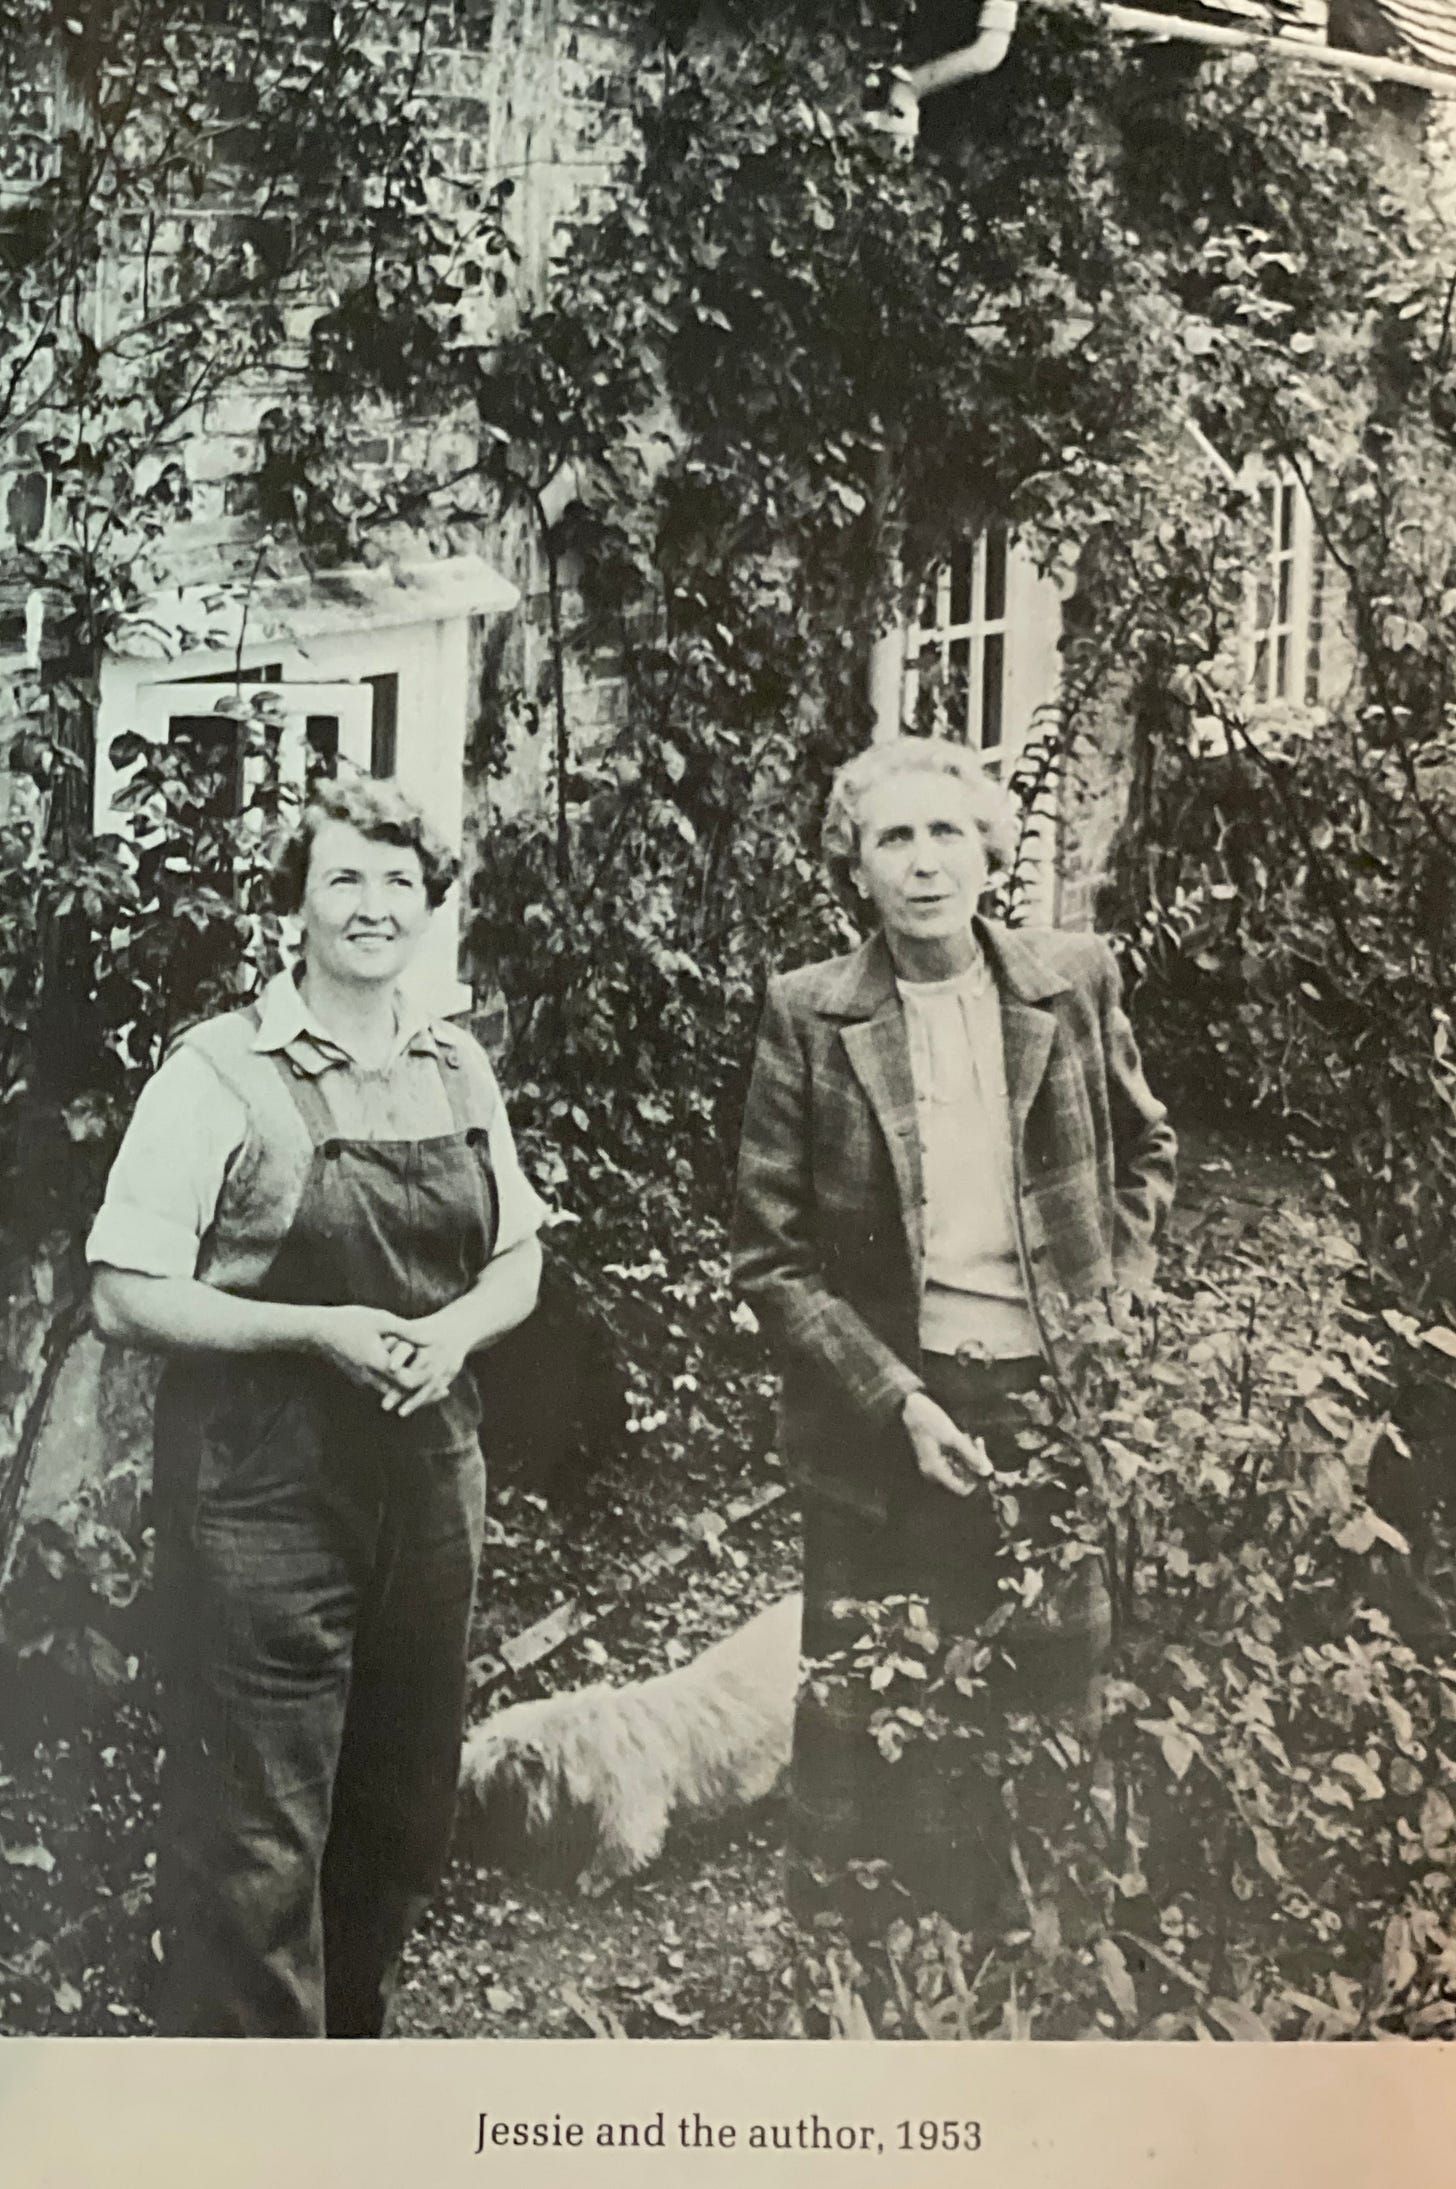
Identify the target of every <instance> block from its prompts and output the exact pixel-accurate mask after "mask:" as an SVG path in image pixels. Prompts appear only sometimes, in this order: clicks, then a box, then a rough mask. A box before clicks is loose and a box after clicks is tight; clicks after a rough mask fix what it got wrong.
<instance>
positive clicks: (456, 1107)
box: [434, 1024, 500, 1133]
mask: <svg viewBox="0 0 1456 2189" xmlns="http://www.w3.org/2000/svg"><path fill="white" fill-rule="evenodd" d="M434 1034H435V1042H436V1048H437V1052H438V1055H439V1059H440V1080H441V1084H442V1085H443V1087H444V1089H445V1094H446V1098H447V1100H448V1101H449V1104H450V1117H451V1121H452V1123H453V1125H454V1127H455V1130H456V1132H458V1133H468V1132H483V1131H485V1130H486V1129H487V1127H488V1126H489V1124H490V1121H491V1117H492V1115H493V1113H494V1110H495V1107H496V1104H497V1103H498V1102H499V1100H500V1094H499V1090H498V1089H497V1087H496V1084H495V1075H494V1074H493V1073H492V1072H491V1069H490V1065H489V1063H488V1062H487V1060H486V1057H485V1054H484V1051H483V1050H481V1049H480V1048H478V1046H477V1045H476V1044H475V1043H474V1042H473V1041H472V1040H471V1039H470V1037H469V1035H468V1034H462V1033H461V1032H460V1030H459V1029H458V1028H457V1027H454V1026H449V1025H445V1024H441V1025H437V1026H436V1027H435V1028H434Z"/></svg>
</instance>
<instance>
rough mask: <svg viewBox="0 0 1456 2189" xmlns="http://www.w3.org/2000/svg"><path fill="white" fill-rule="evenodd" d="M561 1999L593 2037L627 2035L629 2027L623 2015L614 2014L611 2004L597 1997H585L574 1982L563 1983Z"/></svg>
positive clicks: (623, 2036)
mask: <svg viewBox="0 0 1456 2189" xmlns="http://www.w3.org/2000/svg"><path fill="white" fill-rule="evenodd" d="M561 2001H562V2004H563V2006H566V2007H569V2008H570V2010H571V2012H572V2013H573V2014H574V2015H575V2016H576V2018H577V2020H578V2021H579V2022H584V2023H585V2024H586V2026H587V2028H588V2029H589V2030H590V2031H591V2033H592V2035H593V2037H614V2038H625V2037H626V2035H627V2028H626V2024H625V2023H624V2022H623V2021H622V2019H621V2016H620V2015H617V2014H614V2013H613V2012H612V2009H611V2008H610V2007H609V2006H604V2005H602V2004H600V2003H599V2002H598V2001H597V2000H595V1999H592V2000H586V1999H583V1997H582V1995H581V1993H580V1992H579V1991H578V1990H577V1988H576V1986H575V1985H574V1984H563V1985H562V1987H561Z"/></svg>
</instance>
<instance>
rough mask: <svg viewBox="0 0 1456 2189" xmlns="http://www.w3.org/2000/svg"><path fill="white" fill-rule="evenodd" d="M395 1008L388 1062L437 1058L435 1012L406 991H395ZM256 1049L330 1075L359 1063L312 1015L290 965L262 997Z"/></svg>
mask: <svg viewBox="0 0 1456 2189" xmlns="http://www.w3.org/2000/svg"><path fill="white" fill-rule="evenodd" d="M395 1005H396V1010H397V1012H398V1019H399V1024H398V1031H397V1033H396V1036H395V1042H394V1046H393V1048H392V1049H391V1051H390V1056H389V1061H390V1063H391V1064H392V1063H394V1062H395V1061H396V1060H397V1059H398V1058H399V1057H402V1056H403V1055H404V1054H405V1053H406V1051H408V1053H409V1054H410V1055H411V1056H433V1057H437V1056H438V1055H439V1054H440V1045H439V1042H438V1040H437V1039H436V1036H435V1033H434V1029H433V1026H432V1024H431V1014H430V1013H429V1012H428V1011H426V1010H425V1009H424V1007H423V1006H422V1005H421V1004H420V1003H418V1002H415V1001H413V1000H412V999H411V998H410V997H409V996H408V995H407V994H406V993H405V991H404V990H403V989H396V990H395ZM253 1047H254V1048H255V1049H259V1050H263V1051H265V1052H273V1051H277V1050H284V1051H286V1052H287V1053H288V1055H289V1056H290V1057H291V1058H292V1059H293V1061H294V1062H295V1063H297V1064H299V1065H301V1066H302V1067H303V1068H304V1069H305V1070H306V1071H312V1072H315V1073H317V1072H322V1071H326V1070H327V1069H328V1067H329V1066H330V1065H332V1064H356V1063H357V1062H358V1059H357V1058H356V1057H355V1056H354V1055H353V1053H352V1051H350V1050H349V1049H346V1048H345V1046H344V1044H343V1042H341V1041H340V1040H339V1039H338V1037H337V1036H336V1035H334V1034H331V1033H330V1032H329V1030H328V1028H327V1027H326V1026H323V1025H321V1024H320V1022H319V1020H318V1019H317V1018H316V1017H315V1016H314V1014H313V1012H312V1011H310V1009H309V1007H308V1005H307V1004H306V1003H305V1002H304V1000H303V991H302V990H301V989H300V987H299V985H298V981H297V978H296V976H295V973H294V971H293V969H292V968H291V967H288V966H285V968H284V970H283V971H282V972H281V973H275V974H274V976H273V978H272V980H270V981H269V983H268V985H267V986H266V988H265V989H264V990H263V993H262V995H261V996H260V997H259V999H258V1031H257V1033H256V1034H255V1035H254V1037H253Z"/></svg>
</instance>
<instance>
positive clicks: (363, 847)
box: [299, 821, 430, 987]
mask: <svg viewBox="0 0 1456 2189" xmlns="http://www.w3.org/2000/svg"><path fill="white" fill-rule="evenodd" d="M299 916H300V919H301V921H302V924H303V945H304V954H305V957H306V959H307V962H308V966H309V970H310V971H311V972H316V973H319V974H322V975H323V976H324V977H325V978H326V979H330V980H336V981H345V982H348V983H350V984H352V985H357V986H363V987H373V986H375V985H383V984H392V983H393V982H394V981H396V980H397V979H398V978H399V976H400V974H401V973H402V972H403V970H404V968H405V966H407V965H408V964H409V961H410V959H411V958H412V957H413V956H414V954H415V950H416V948H417V947H418V944H419V942H420V938H421V937H422V935H423V934H424V931H425V928H426V926H427V925H428V922H429V917H430V905H429V900H428V898H427V896H426V894H425V877H424V872H423V870H422V868H421V865H420V855H419V853H418V852H417V851H416V850H415V849H414V847H413V845H410V844H389V843H380V842H378V841H377V840H376V839H375V838H373V837H371V836H364V835H361V834H360V832H359V830H358V829H356V828H352V827H351V826H350V825H349V823H348V822H347V821H326V822H325V823H324V825H323V827H322V828H321V829H320V830H319V831H318V833H317V835H316V836H315V837H314V839H313V842H312V844H311V846H310V849H309V860H308V874H307V878H306V880H305V882H304V890H303V903H302V905H301V906H300V908H299Z"/></svg>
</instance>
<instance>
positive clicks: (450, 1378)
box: [314, 1307, 467, 1421]
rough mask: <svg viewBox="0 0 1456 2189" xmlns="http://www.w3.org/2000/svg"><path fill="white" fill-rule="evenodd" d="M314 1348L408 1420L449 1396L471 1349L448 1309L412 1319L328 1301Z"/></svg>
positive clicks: (389, 1409)
mask: <svg viewBox="0 0 1456 2189" xmlns="http://www.w3.org/2000/svg"><path fill="white" fill-rule="evenodd" d="M314 1350H315V1351H316V1352H317V1353H319V1354H320V1355H321V1356H322V1357H323V1359H325V1360H326V1361H328V1363H329V1364H330V1366H332V1367H334V1368H337V1369H338V1370H339V1371H340V1373H341V1374H343V1375H345V1376H347V1377H348V1379H349V1381H350V1382H351V1383H355V1384H358V1385H359V1386H360V1387H361V1388H362V1389H364V1390H372V1391H375V1392H377V1393H378V1396H379V1403H380V1406H381V1408H382V1409H383V1411H384V1412H385V1413H387V1414H394V1415H396V1416H397V1417H398V1418H399V1419H400V1420H401V1421H404V1420H407V1419H408V1417H409V1416H410V1415H411V1414H415V1413H418V1412H419V1410H420V1409H421V1408H422V1407H425V1406H436V1405H438V1404H439V1403H440V1402H441V1401H442V1400H443V1399H444V1398H445V1397H446V1395H447V1394H448V1392H449V1390H450V1387H451V1385H452V1384H453V1383H454V1381H455V1379H456V1377H457V1376H458V1375H459V1374H460V1371H461V1369H462V1368H463V1367H464V1365H465V1357H466V1350H467V1349H466V1345H465V1343H464V1341H463V1340H462V1339H460V1338H458V1337H457V1336H456V1335H455V1333H454V1329H453V1325H452V1322H451V1320H450V1317H449V1314H448V1310H441V1311H440V1312H437V1313H436V1314H433V1315H421V1316H419V1317H418V1318H417V1319H416V1320H414V1321H411V1320H409V1319H408V1318H406V1317H405V1316H402V1315H391V1314H388V1313H386V1312H385V1311H384V1310H383V1309H382V1308H375V1307H325V1308H321V1309H319V1311H318V1319H317V1329H316V1333H315V1340H314Z"/></svg>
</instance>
